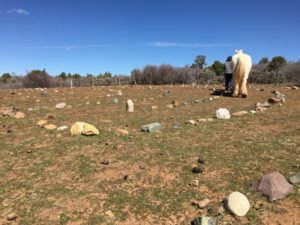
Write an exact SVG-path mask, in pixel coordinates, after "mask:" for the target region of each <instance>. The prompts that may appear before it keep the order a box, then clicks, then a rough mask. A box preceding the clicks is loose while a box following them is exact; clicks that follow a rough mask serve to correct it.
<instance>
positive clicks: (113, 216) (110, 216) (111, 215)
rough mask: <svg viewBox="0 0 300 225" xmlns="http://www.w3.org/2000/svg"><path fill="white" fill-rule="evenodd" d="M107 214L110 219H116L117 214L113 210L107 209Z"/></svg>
mask: <svg viewBox="0 0 300 225" xmlns="http://www.w3.org/2000/svg"><path fill="white" fill-rule="evenodd" d="M105 215H106V216H108V217H109V218H110V219H115V215H114V214H113V213H112V212H111V211H106V212H105Z"/></svg>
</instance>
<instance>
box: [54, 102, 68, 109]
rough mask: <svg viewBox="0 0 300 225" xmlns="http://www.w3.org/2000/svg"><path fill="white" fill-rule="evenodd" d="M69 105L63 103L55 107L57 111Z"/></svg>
mask: <svg viewBox="0 0 300 225" xmlns="http://www.w3.org/2000/svg"><path fill="white" fill-rule="evenodd" d="M66 105H67V104H66V103H65V102H61V103H58V104H56V105H55V108H57V109H63V108H64V107H65V106H66Z"/></svg>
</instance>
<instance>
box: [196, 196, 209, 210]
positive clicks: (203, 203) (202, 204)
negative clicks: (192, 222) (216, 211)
mask: <svg viewBox="0 0 300 225" xmlns="http://www.w3.org/2000/svg"><path fill="white" fill-rule="evenodd" d="M209 203H210V200H209V199H208V198H205V199H203V200H201V201H198V206H199V208H200V209H204V208H205V207H207V206H208V204H209Z"/></svg>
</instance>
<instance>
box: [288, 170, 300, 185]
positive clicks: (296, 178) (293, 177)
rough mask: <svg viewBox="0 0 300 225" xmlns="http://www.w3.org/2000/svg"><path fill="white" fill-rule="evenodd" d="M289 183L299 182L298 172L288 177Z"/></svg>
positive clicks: (299, 175) (299, 174)
mask: <svg viewBox="0 0 300 225" xmlns="http://www.w3.org/2000/svg"><path fill="white" fill-rule="evenodd" d="M290 182H291V184H300V172H298V173H296V174H295V175H293V176H291V177H290Z"/></svg>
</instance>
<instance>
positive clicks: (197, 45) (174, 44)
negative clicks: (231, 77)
mask: <svg viewBox="0 0 300 225" xmlns="http://www.w3.org/2000/svg"><path fill="white" fill-rule="evenodd" d="M148 46H151V47H184V48H220V47H232V46H233V44H200V43H192V44H189V43H177V42H161V41H156V42H151V43H149V44H148Z"/></svg>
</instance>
